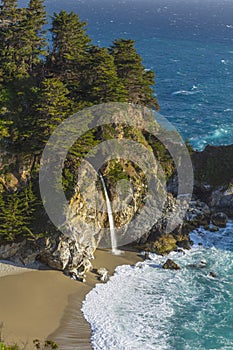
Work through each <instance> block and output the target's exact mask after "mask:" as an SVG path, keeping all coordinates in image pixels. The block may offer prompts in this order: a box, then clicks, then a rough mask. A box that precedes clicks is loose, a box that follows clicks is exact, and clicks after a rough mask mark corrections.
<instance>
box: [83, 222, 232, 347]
mask: <svg viewBox="0 0 233 350" xmlns="http://www.w3.org/2000/svg"><path fill="white" fill-rule="evenodd" d="M191 238H192V240H193V241H194V243H195V244H194V247H193V249H192V250H191V251H184V252H183V253H182V252H180V253H175V252H173V253H171V254H169V256H168V257H169V258H172V259H173V260H174V261H175V262H177V263H178V264H179V265H180V266H181V270H179V271H168V270H164V269H162V268H161V265H162V264H163V263H164V262H165V260H166V259H167V258H168V257H161V256H158V255H155V254H151V256H150V257H151V260H147V261H145V262H143V263H138V264H137V265H136V266H135V267H133V266H120V267H118V268H117V269H116V273H115V275H114V276H113V277H111V278H110V281H109V282H108V283H107V284H98V285H97V286H96V288H95V289H93V290H92V291H91V292H90V293H89V294H88V295H87V297H86V300H85V302H84V304H83V309H82V310H83V312H84V315H85V318H86V319H87V321H88V322H90V323H91V326H92V330H93V335H92V345H93V349H94V350H113V349H116V350H141V349H148V350H149V349H151V350H152V349H153V350H155V349H158V350H210V349H211V350H215V349H221V350H232V349H233V312H232V310H233V239H232V238H233V223H232V222H230V223H229V224H228V226H227V228H226V229H221V230H220V231H219V232H217V233H211V232H208V231H205V230H204V229H198V230H196V231H194V232H193V233H192V234H191ZM198 243H202V246H200V245H199V244H198ZM201 260H206V267H205V268H198V267H197V268H195V267H192V266H190V265H197V266H198V265H199V263H200V261H201ZM210 272H214V273H215V274H216V277H215V278H213V277H211V276H210V275H209V273H210Z"/></svg>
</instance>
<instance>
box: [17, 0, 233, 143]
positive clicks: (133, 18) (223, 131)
mask: <svg viewBox="0 0 233 350" xmlns="http://www.w3.org/2000/svg"><path fill="white" fill-rule="evenodd" d="M25 3H27V0H26V1H25V0H20V1H19V4H25ZM46 5H47V10H48V12H49V13H50V14H52V13H53V12H54V11H60V10H61V9H62V8H64V9H66V10H67V11H75V12H76V13H79V14H80V16H81V18H82V19H83V20H87V21H88V32H89V34H90V36H91V37H92V38H93V39H94V42H95V43H96V44H99V45H102V46H104V45H107V46H109V45H110V44H111V42H112V41H113V40H114V39H115V38H119V37H124V38H133V39H135V40H136V46H137V49H138V51H139V53H140V54H141V55H142V56H143V59H144V64H145V66H146V67H147V68H151V69H153V70H154V71H155V73H156V89H155V92H156V94H157V96H158V100H159V103H160V106H161V113H162V114H163V115H164V116H166V117H167V118H168V119H169V121H171V122H172V123H173V124H174V125H175V126H176V127H177V128H178V130H179V131H180V132H181V134H182V135H183V137H184V139H186V138H189V139H190V142H191V143H192V144H193V145H194V146H195V147H196V148H198V149H203V148H204V147H205V146H206V145H207V144H215V145H219V144H231V143H233V123H232V121H233V1H232V0H203V1H202V0H187V1H185V0H79V1H77V0H65V1H64V0H47V1H46Z"/></svg>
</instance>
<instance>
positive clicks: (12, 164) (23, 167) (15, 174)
mask: <svg viewBox="0 0 233 350" xmlns="http://www.w3.org/2000/svg"><path fill="white" fill-rule="evenodd" d="M38 164H39V155H35V154H34V155H33V154H19V153H18V154H16V153H15V154H13V153H9V152H0V192H2V191H7V192H15V191H17V189H18V188H19V187H21V186H22V185H25V183H26V182H27V181H28V180H30V178H31V174H32V170H33V169H34V168H35V166H36V165H38Z"/></svg>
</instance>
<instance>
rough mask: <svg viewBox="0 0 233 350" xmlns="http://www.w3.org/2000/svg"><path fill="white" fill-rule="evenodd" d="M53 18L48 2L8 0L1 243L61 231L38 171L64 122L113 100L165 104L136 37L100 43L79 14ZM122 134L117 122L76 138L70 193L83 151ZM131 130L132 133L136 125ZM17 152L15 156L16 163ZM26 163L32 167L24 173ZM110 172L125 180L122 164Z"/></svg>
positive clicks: (68, 172) (0, 29) (0, 70)
mask: <svg viewBox="0 0 233 350" xmlns="http://www.w3.org/2000/svg"><path fill="white" fill-rule="evenodd" d="M47 22H48V16H47V13H46V11H45V7H44V1H42V0H30V1H29V3H28V6H27V7H26V8H19V7H18V5H17V1H16V0H2V1H1V8H0V40H1V47H0V143H1V149H2V150H3V151H2V154H4V156H3V157H2V161H1V169H0V242H1V243H4V242H12V241H20V240H23V239H25V238H26V239H27V240H33V239H34V238H35V237H38V236H39V235H42V236H46V235H48V234H52V233H54V232H55V231H56V229H55V228H54V227H53V225H52V224H51V223H49V220H48V218H47V216H46V214H45V213H44V211H43V205H42V202H41V199H40V194H39V188H38V170H39V160H40V156H41V153H42V151H43V148H44V146H45V144H46V142H47V141H48V139H49V137H50V135H51V134H52V133H53V131H54V130H55V129H56V127H57V126H58V125H59V124H60V123H61V122H62V121H63V120H65V119H66V118H67V117H69V116H70V115H72V114H74V113H76V112H78V111H80V110H82V109H83V108H85V107H90V106H93V105H96V104H100V103H106V102H131V103H134V104H139V105H144V106H149V107H152V108H154V109H156V110H158V109H159V105H158V102H157V100H156V98H155V94H154V87H153V86H154V78H155V75H154V73H153V72H152V71H151V70H146V69H145V67H144V66H143V63H142V57H141V56H140V55H139V54H138V53H137V51H136V48H135V45H134V41H133V40H130V39H128V40H126V39H117V40H115V41H114V42H113V43H112V45H111V47H109V48H105V47H99V46H96V45H94V44H93V42H92V41H91V39H90V37H89V36H88V34H87V32H86V23H85V22H83V21H82V20H81V19H80V18H79V16H78V15H77V14H75V13H73V12H71V13H67V12H66V11H61V12H60V13H55V14H54V15H53V16H52V18H51V28H50V30H49V31H46V30H45V29H44V26H45V24H46V23H47ZM48 38H49V41H48ZM114 132H115V131H114V128H112V129H111V128H109V127H108V128H107V127H103V128H102V129H101V130H97V129H93V130H90V131H89V132H87V133H86V134H85V135H84V136H83V137H82V139H81V140H79V141H77V142H76V143H75V144H74V146H73V147H72V149H71V150H70V152H69V154H68V157H67V161H66V162H65V167H64V171H63V185H64V189H65V191H66V194H67V196H68V197H71V196H72V194H73V190H74V189H73V186H74V184H75V181H76V177H75V175H76V169H77V166H78V164H79V163H80V160H81V159H82V157H83V156H84V155H85V154H86V153H87V152H88V151H89V150H90V149H92V148H93V146H95V145H96V144H98V143H100V142H101V141H102V140H106V139H110V138H111V137H112V134H114ZM126 133H127V134H130V135H131V136H132V135H133V134H134V131H132V130H131V131H130V130H128V131H127V130H125V134H126ZM138 137H139V136H137V138H138ZM140 137H141V138H142V139H143V140H145V137H144V136H143V135H141V136H140ZM161 149H162V148H161V147H160V150H161ZM158 152H160V151H159V150H158ZM162 152H164V151H163V150H162ZM9 155H13V157H14V159H13V160H11V161H10V160H9ZM10 157H11V156H10ZM165 162H167V158H166V160H165ZM25 164H26V166H25ZM20 167H26V168H27V170H26V171H24V173H25V174H22V175H23V176H21V178H20V179H19V176H18V168H20ZM169 167H170V165H169ZM110 174H111V178H114V181H116V180H117V178H118V177H120V178H122V172H121V171H120V172H119V167H118V166H117V164H115V165H114V166H113V167H112V168H111V172H110ZM124 176H125V175H124ZM42 218H43V219H42Z"/></svg>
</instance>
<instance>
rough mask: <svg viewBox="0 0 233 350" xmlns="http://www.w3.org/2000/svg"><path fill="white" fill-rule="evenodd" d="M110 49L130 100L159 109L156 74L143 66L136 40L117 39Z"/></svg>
mask: <svg viewBox="0 0 233 350" xmlns="http://www.w3.org/2000/svg"><path fill="white" fill-rule="evenodd" d="M109 51H110V53H111V55H112V56H113V58H114V62H115V65H116V68H117V74H118V77H119V78H120V79H121V81H122V83H123V85H124V86H125V88H126V90H127V92H128V96H127V97H128V100H129V101H131V102H133V103H139V104H141V105H146V106H152V107H155V108H156V109H159V107H158V103H157V100H156V98H155V97H154V96H153V89H152V86H153V85H154V78H155V75H154V73H153V72H152V71H151V70H149V71H148V70H146V69H145V67H144V66H143V64H142V58H141V56H140V55H139V54H138V53H137V51H136V49H135V46H134V41H133V40H126V39H118V40H115V41H114V43H113V45H112V46H111V48H110V50H109Z"/></svg>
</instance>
